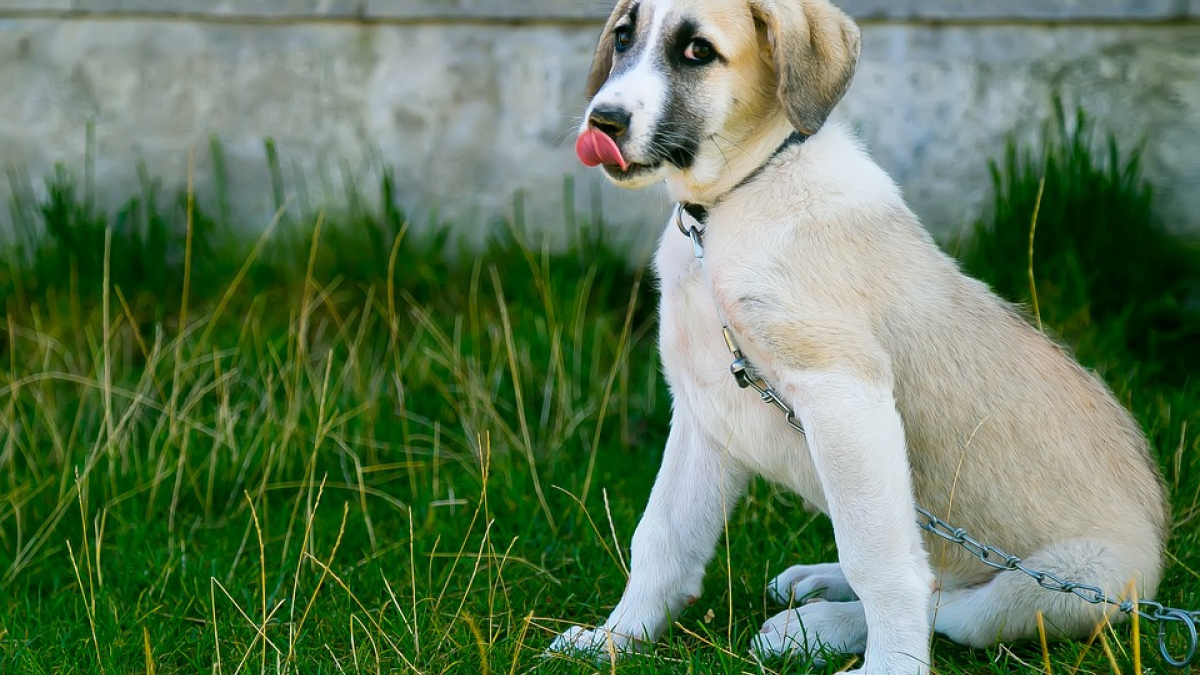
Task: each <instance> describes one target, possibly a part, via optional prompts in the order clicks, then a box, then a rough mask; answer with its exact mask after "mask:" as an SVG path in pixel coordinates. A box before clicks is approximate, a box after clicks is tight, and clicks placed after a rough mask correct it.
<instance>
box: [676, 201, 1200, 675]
mask: <svg viewBox="0 0 1200 675" xmlns="http://www.w3.org/2000/svg"><path fill="white" fill-rule="evenodd" d="M675 224H676V225H677V226H678V227H679V231H680V232H683V234H684V235H685V236H687V237H688V238H689V239H691V240H692V251H693V253H694V255H695V257H696V260H697V261H698V262H699V263H700V267H701V269H702V270H704V273H705V275H706V276H707V274H708V270H707V268H705V267H704V246H703V245H702V244H701V237H702V235H703V231H702V230H701V229H700V228H697V227H693V226H690V225H685V224H684V222H683V208H682V207H677V209H676V212H675ZM706 281H708V287H709V290H710V292H711V291H713V287H712V282H711V280H706ZM713 301H714V302H716V297H715V295H714V297H713ZM716 307H717V314H718V316H720V318H721V335H722V336H723V337H724V338H725V346H726V347H728V349H729V353H730V354H732V355H733V363H731V364H730V365H729V372H730V373H732V374H733V378H734V380H736V381H737V384H738V386H739V387H741V388H742V389H747V388H749V389H753V390H754V391H756V392H758V395H759V397H760V398H762V401H763V403H769V404H771V405H773V406H775V407H776V408H778V409H779V411H780V412H781V413H783V416H784V419H785V420H786V421H787V424H788V426H790V427H791V428H792V429H795V430H796V431H797V432H799V433H800V434H804V426H803V425H802V424H800V420H798V419H796V412H795V410H793V409H792V407H791V406H789V405H788V404H787V403H786V402H784V400H783V398H782V397H780V396H779V394H778V392H776V391H775V389H774V388H772V387H771V384H770V383H769V382H767V380H766V379H765V378H763V377H762V375H761V374H759V373H758V372H757V371H756V370H755V369H754V367H753V366H752V365H751V364H750V362H749V361H748V360H747V359H746V355H745V354H743V353H742V350H741V348H740V347H738V344H737V341H736V340H735V339H734V335H733V331H731V330H730V329H729V321H728V320H727V319H726V317H725V313H724V311H722V309H721V305H720V303H717V305H716ZM916 509H917V513H919V514H920V516H921V517H920V518H918V519H917V526H918V527H919V528H921V529H922V530H924V531H926V532H929V533H930V534H933V535H935V536H937V537H940V538H942V539H945V540H946V541H948V542H950V543H952V544H957V545H958V546H961V547H962V548H964V549H966V550H967V551H969V552H970V553H971V554H972V555H974V556H976V557H978V558H979V561H980V562H982V563H983V564H985V565H987V566H988V567H992V568H995V569H998V570H1002V571H1017V572H1024V573H1025V574H1027V575H1029V577H1031V578H1032V579H1033V580H1034V581H1036V582H1037V584H1038V585H1039V586H1041V587H1042V588H1045V589H1046V590H1050V591H1058V592H1059V593H1071V594H1073V595H1075V596H1076V597H1079V598H1080V599H1082V600H1085V601H1087V602H1090V603H1092V604H1093V605H1111V606H1113V607H1116V608H1117V610H1118V611H1120V612H1123V613H1125V614H1129V615H1133V614H1137V615H1138V617H1140V618H1141V619H1144V620H1146V621H1149V622H1151V623H1154V624H1157V625H1158V653H1159V655H1160V656H1162V659H1163V661H1166V662H1167V663H1168V664H1169V665H1171V666H1173V667H1175V668H1186V667H1188V666H1190V665H1192V664H1194V663H1196V662H1197V656H1200V654H1198V652H1200V636H1198V634H1197V625H1198V624H1200V611H1188V610H1184V609H1176V608H1174V607H1164V606H1163V605H1162V604H1161V603H1158V602H1155V601H1153V600H1137V601H1136V602H1135V601H1133V600H1114V599H1112V598H1110V597H1108V595H1107V594H1106V593H1105V592H1104V590H1103V589H1101V588H1099V587H1097V586H1090V585H1088V584H1082V583H1079V582H1075V581H1069V580H1066V579H1063V578H1061V577H1059V576H1056V575H1054V574H1052V573H1050V572H1043V571H1041V570H1036V569H1033V568H1031V567H1029V566H1027V565H1025V564H1023V563H1022V562H1021V559H1020V558H1019V557H1017V556H1015V555H1009V554H1008V553H1006V552H1004V551H1003V550H1001V549H999V548H997V547H995V546H990V545H986V544H983V543H980V542H979V541H978V540H976V539H974V538H973V537H971V535H969V534H967V531H966V530H964V529H962V528H961V527H955V526H953V525H951V524H950V523H947V522H946V521H944V520H942V519H941V518H938V517H937V516H935V515H933V514H932V513H930V512H929V511H926V510H925V509H923V508H921V507H920V506H917V507H916ZM1171 624H1179V626H1181V628H1182V631H1183V635H1182V637H1183V639H1184V641H1185V643H1186V647H1185V649H1184V653H1183V656H1182V657H1180V658H1176V657H1175V656H1174V655H1172V654H1171V649H1170V646H1169V645H1168V644H1167V642H1168V640H1169V639H1170V635H1169V634H1168V632H1167V626H1168V625H1171Z"/></svg>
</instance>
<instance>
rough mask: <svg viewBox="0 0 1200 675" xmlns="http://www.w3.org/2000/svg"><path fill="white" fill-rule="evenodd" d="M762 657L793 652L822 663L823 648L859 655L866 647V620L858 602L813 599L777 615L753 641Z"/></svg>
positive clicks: (755, 648)
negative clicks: (814, 600)
mask: <svg viewBox="0 0 1200 675" xmlns="http://www.w3.org/2000/svg"><path fill="white" fill-rule="evenodd" d="M752 647H753V649H754V651H756V652H758V654H759V655H760V656H762V657H764V658H767V657H772V656H779V655H781V654H785V653H788V652H796V653H800V654H804V655H806V656H808V657H810V658H813V659H814V660H815V661H817V662H821V663H823V659H821V653H822V652H823V651H830V652H840V653H844V654H861V653H863V652H864V651H866V648H867V621H866V617H865V616H864V615H863V609H862V603H860V602H823V601H822V602H813V603H809V604H806V605H804V606H803V607H799V608H797V609H791V610H788V611H786V612H781V613H779V614H776V615H775V616H773V617H771V618H770V619H768V620H767V622H766V623H764V624H763V627H762V629H761V630H760V631H759V633H758V635H757V636H755V638H754V642H753V644H752Z"/></svg>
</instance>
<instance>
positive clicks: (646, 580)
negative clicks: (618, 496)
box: [551, 0, 1167, 674]
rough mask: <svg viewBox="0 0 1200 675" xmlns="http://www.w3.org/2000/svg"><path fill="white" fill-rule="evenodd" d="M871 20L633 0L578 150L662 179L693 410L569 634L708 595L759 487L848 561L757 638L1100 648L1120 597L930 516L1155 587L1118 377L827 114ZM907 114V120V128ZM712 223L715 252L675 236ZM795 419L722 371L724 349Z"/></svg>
mask: <svg viewBox="0 0 1200 675" xmlns="http://www.w3.org/2000/svg"><path fill="white" fill-rule="evenodd" d="M859 45H860V41H859V31H858V29H857V27H856V26H855V25H854V23H853V22H852V21H851V20H850V19H849V18H848V17H847V16H846V15H845V14H843V13H842V12H841V11H839V10H838V9H836V8H835V7H834V6H832V5H831V4H829V3H828V2H827V1H826V0H620V2H619V3H618V4H617V6H616V9H615V10H614V11H613V14H612V16H611V17H610V18H609V20H608V23H607V25H606V26H605V28H604V33H603V35H602V36H601V39H600V44H599V47H598V48H597V50H596V56H595V63H594V66H593V68H592V71H591V75H590V76H589V78H588V82H587V87H586V88H587V93H588V96H589V98H590V104H589V106H588V109H587V113H586V115H585V118H584V122H583V124H582V127H581V129H580V134H579V138H578V142H577V145H576V149H577V152H578V154H579V157H580V159H581V160H582V161H583V162H584V163H586V164H589V165H596V166H601V167H602V168H603V171H604V172H605V173H606V174H607V176H608V178H610V179H611V180H612V181H613V182H614V183H616V184H617V185H619V186H623V187H629V188H637V187H644V186H648V185H651V184H653V183H657V182H659V181H663V182H665V183H666V186H667V189H668V191H669V192H670V195H671V196H672V198H673V199H674V200H676V201H678V202H680V203H681V205H684V206H686V213H680V215H679V225H680V226H681V227H677V223H676V222H675V219H674V218H673V219H672V221H671V222H670V223H669V224H668V225H667V228H666V231H665V233H664V234H663V235H662V240H661V244H660V246H659V249H658V252H657V255H656V258H655V261H654V265H655V269H656V272H657V275H658V278H659V280H660V282H661V291H662V298H661V307H660V331H661V332H660V338H659V339H660V348H661V354H662V361H663V365H664V367H665V370H666V374H667V379H668V382H669V384H670V387H671V392H672V396H673V399H674V409H673V413H672V418H671V431H670V436H669V439H668V441H667V445H666V450H665V454H664V457H663V463H662V466H661V468H660V470H659V474H658V478H657V480H656V482H655V484H654V489H653V491H652V492H651V495H650V502H649V504H648V506H647V507H646V512H645V515H644V516H643V518H642V520H641V523H640V524H639V525H638V527H637V530H636V532H635V534H634V537H633V546H632V569H631V573H630V578H629V584H628V587H627V588H626V590H625V593H624V595H623V597H622V598H621V601H620V602H619V603H618V604H617V606H616V608H615V609H614V611H613V612H612V615H611V616H610V617H609V618H608V620H607V621H605V623H604V624H603V625H602V626H600V627H599V628H596V629H591V630H585V629H583V628H579V627H575V628H571V629H570V630H568V631H566V632H565V633H563V634H562V635H560V636H559V637H558V638H557V639H556V640H555V641H554V643H553V644H552V645H551V649H552V650H584V651H588V650H594V651H596V652H599V653H600V654H601V656H602V655H603V654H605V653H609V652H610V651H612V652H616V653H620V652H626V651H630V650H638V649H648V648H650V647H651V646H652V644H653V642H654V641H655V640H656V639H657V638H658V636H659V635H660V634H661V633H662V631H663V630H664V629H665V628H666V627H667V624H668V622H669V621H670V618H671V617H673V616H677V615H678V613H679V611H680V610H681V609H683V607H684V606H685V605H687V604H688V603H689V601H691V600H694V599H695V598H696V597H697V596H698V595H699V594H700V590H701V579H702V577H703V574H704V568H705V565H706V563H708V561H709V560H710V558H711V557H712V556H713V554H714V550H715V547H716V542H717V539H718V537H719V535H720V533H721V531H722V528H723V527H724V524H725V522H726V519H727V516H728V514H729V512H730V510H731V509H732V508H733V506H734V505H735V504H736V503H737V502H738V500H739V498H740V497H741V495H742V494H743V492H744V491H745V489H746V487H747V483H748V481H749V479H750V478H751V477H752V476H755V475H758V476H764V477H766V478H768V479H770V480H772V481H774V482H776V483H778V484H780V485H782V486H785V487H786V488H789V489H791V490H793V491H795V492H796V493H797V494H798V495H800V496H801V497H802V498H803V499H804V500H805V501H806V502H808V503H809V504H811V505H813V506H815V507H816V508H818V509H820V510H821V511H823V512H824V513H826V514H828V516H829V518H830V519H831V521H832V523H833V527H834V533H835V538H836V543H837V547H838V556H839V562H838V563H836V564H824V565H798V566H795V567H792V568H790V569H788V570H787V571H785V572H784V573H783V574H781V575H780V576H779V577H778V578H776V579H775V580H774V581H772V582H771V584H770V587H769V589H768V593H769V595H770V596H771V597H772V598H774V599H775V600H777V601H779V602H781V603H784V604H788V603H790V602H791V601H793V600H794V599H795V600H799V599H801V598H804V597H811V596H814V595H815V597H817V598H818V599H822V600H825V602H813V603H806V604H803V605H801V606H799V607H795V608H792V609H788V610H787V611H784V612H782V613H780V614H778V615H776V616H774V617H772V618H770V619H768V620H767V622H766V623H765V624H764V625H763V627H762V631H761V633H760V634H759V635H758V636H757V637H756V638H755V639H754V643H753V648H754V649H755V650H757V651H758V652H759V653H761V654H763V655H767V656H769V655H776V654H781V653H783V652H789V651H800V652H807V653H812V652H815V651H816V650H817V649H818V648H829V649H833V650H838V651H843V652H848V653H859V654H864V655H865V656H864V658H863V667H862V668H861V669H860V670H857V671H854V672H862V673H904V674H911V673H921V674H923V673H927V672H928V671H929V643H930V633H931V631H938V632H939V633H942V634H943V635H945V636H947V637H949V638H950V639H952V640H954V641H956V642H959V643H962V644H965V645H972V646H977V647H983V646H986V645H992V644H994V643H996V642H997V641H1007V640H1015V639H1021V638H1029V637H1033V636H1036V635H1037V628H1036V625H1037V624H1036V614H1037V612H1038V611H1041V612H1042V613H1043V614H1044V616H1045V624H1046V629H1047V631H1048V632H1049V634H1050V635H1051V636H1052V637H1060V638H1063V637H1085V636H1087V635H1088V634H1089V633H1090V632H1091V631H1092V630H1093V629H1094V628H1095V627H1096V626H1097V624H1098V623H1099V622H1102V621H1104V616H1103V608H1102V607H1099V606H1096V605H1092V604H1089V603H1087V602H1085V601H1084V600H1082V599H1080V598H1078V597H1076V596H1074V595H1071V594H1063V593H1053V592H1049V591H1046V590H1044V589H1041V588H1039V587H1038V584H1037V583H1035V582H1034V581H1033V580H1031V579H1030V578H1028V577H1026V576H1024V575H1022V574H1021V573H1019V572H997V571H996V570H994V569H992V568H989V567H987V566H985V565H982V564H980V562H979V560H978V559H977V558H976V557H974V556H972V555H971V554H970V553H968V552H966V551H964V550H961V549H959V548H958V547H954V546H949V545H947V544H945V542H941V541H940V540H937V539H934V538H932V536H931V535H929V534H924V533H923V532H922V531H921V530H920V529H919V528H918V525H917V520H916V516H917V514H916V512H915V507H916V506H918V505H919V506H923V507H924V508H926V509H929V510H930V511H932V512H933V513H935V514H937V515H939V516H941V517H942V518H945V519H946V520H948V521H951V522H953V523H954V524H956V525H957V526H960V527H962V528H964V529H966V531H968V532H969V533H971V534H972V535H973V536H974V537H976V538H977V539H979V540H981V541H984V542H986V543H990V544H993V545H995V546H998V547H1000V548H1002V549H1004V550H1005V551H1007V552H1009V553H1011V554H1014V555H1017V556H1020V557H1021V558H1023V559H1024V561H1025V563H1026V564H1027V565H1028V566H1030V567H1032V568H1037V569H1040V570H1044V571H1048V572H1052V573H1054V574H1055V575H1058V576H1059V577H1062V578H1064V579H1068V580H1072V581H1079V582H1083V583H1088V584H1093V585H1097V586H1100V587H1102V588H1103V589H1104V590H1105V591H1106V592H1107V593H1108V594H1109V595H1110V596H1111V597H1117V596H1123V595H1127V589H1128V587H1129V585H1130V584H1131V583H1132V584H1134V585H1135V586H1136V589H1137V592H1138V594H1139V596H1140V597H1143V598H1149V597H1153V595H1154V592H1155V589H1156V587H1157V586H1158V583H1159V580H1160V576H1161V573H1162V555H1163V544H1164V539H1165V532H1166V529H1167V517H1166V506H1165V495H1164V490H1163V484H1162V479H1161V477H1160V475H1159V474H1158V472H1157V468H1156V466H1155V464H1154V462H1153V460H1152V459H1151V456H1150V454H1149V452H1148V448H1147V443H1146V440H1145V438H1144V436H1143V435H1142V433H1141V430H1140V429H1139V427H1138V425H1137V424H1136V423H1135V421H1134V420H1133V419H1132V418H1131V416H1130V415H1129V414H1128V412H1127V411H1125V410H1124V409H1123V408H1122V406H1121V405H1120V404H1119V403H1118V402H1117V401H1116V400H1115V399H1114V397H1113V395H1112V394H1111V392H1110V391H1109V390H1108V389H1107V388H1106V387H1105V385H1104V384H1103V383H1102V382H1101V381H1100V380H1099V379H1097V378H1096V377H1095V376H1093V375H1092V374H1090V373H1088V372H1086V371H1085V370H1084V369H1083V368H1081V367H1080V366H1079V365H1078V364H1077V363H1076V362H1075V361H1074V360H1073V359H1072V358H1071V357H1070V356H1068V355H1067V354H1066V353H1064V351H1063V350H1062V349H1061V348H1060V347H1058V346H1057V345H1056V344H1055V343H1053V342H1052V341H1051V340H1049V339H1047V338H1046V337H1045V336H1043V335H1042V334H1041V333H1040V332H1038V331H1037V330H1035V329H1034V328H1032V327H1031V326H1030V325H1029V323H1028V322H1027V321H1025V320H1024V319H1023V318H1022V316H1021V315H1020V314H1018V312H1016V311H1015V310H1014V309H1013V308H1012V307H1010V306H1009V305H1007V304H1005V303H1004V302H1002V301H1001V300H1000V299H999V298H997V297H996V296H995V295H994V294H993V293H992V292H991V291H990V290H989V289H988V288H987V287H986V286H985V285H984V284H982V283H980V282H978V281H976V280H974V279H971V278H969V277H967V276H966V275H964V274H963V273H962V272H961V271H960V270H959V268H958V267H957V266H956V264H955V262H954V261H953V260H952V259H951V258H950V257H948V256H947V255H945V254H944V253H943V252H942V251H941V250H940V249H939V248H938V247H937V245H936V244H935V242H934V241H933V240H932V238H931V237H930V236H929V235H928V234H927V232H926V231H925V230H924V229H923V228H922V227H921V225H920V223H919V222H918V221H917V218H916V217H915V216H914V215H913V213H912V212H911V211H910V210H909V209H908V207H907V206H906V205H905V203H904V201H903V199H902V197H901V195H900V192H899V190H898V189H897V188H896V186H895V184H894V183H893V182H892V181H891V180H890V179H889V177H888V176H887V175H886V174H885V173H884V172H883V171H882V170H881V169H880V168H879V167H878V166H876V165H875V164H874V163H873V162H872V160H871V159H870V158H869V157H868V155H867V154H866V152H865V151H864V150H863V148H862V146H860V145H859V143H857V142H856V141H855V140H854V139H853V138H852V137H851V135H850V133H849V132H848V131H847V130H846V129H844V128H842V127H840V126H838V125H837V124H835V123H832V122H827V118H828V116H829V114H830V112H831V110H832V109H833V107H834V106H835V105H836V104H837V103H838V101H839V100H840V99H841V97H842V95H843V94H844V92H845V91H846V89H847V87H848V85H849V83H850V80H851V77H852V75H853V73H854V70H855V66H856V63H857V60H858V56H859ZM897 122H898V123H902V120H897ZM693 228H694V229H695V231H696V232H697V240H698V241H701V239H700V237H702V244H703V248H702V254H703V258H702V259H700V258H699V257H698V256H697V255H696V254H697V253H700V252H701V251H696V250H694V247H693V242H692V241H689V239H688V237H685V236H681V234H680V232H679V229H684V230H685V231H691V230H692V229H693ZM723 325H725V326H727V327H728V332H729V335H730V339H731V342H732V343H733V344H734V345H736V347H737V348H738V349H740V353H744V355H745V357H746V359H747V361H748V362H749V363H750V364H751V365H752V367H753V372H754V373H755V374H756V375H757V376H759V377H761V378H762V380H763V381H764V382H765V383H769V384H770V385H771V386H772V387H773V388H774V391H775V392H777V393H778V395H779V397H780V398H781V399H782V401H783V402H784V403H785V404H786V405H787V406H788V407H790V408H791V409H793V410H794V412H795V418H796V421H797V422H798V425H797V426H799V425H802V426H803V429H804V430H805V432H806V433H805V434H801V433H798V432H797V431H796V430H795V429H793V427H792V426H791V425H790V424H789V423H788V420H786V419H784V417H783V415H781V414H780V412H779V410H778V409H776V408H775V407H773V406H770V405H764V404H763V402H762V401H761V400H760V397H759V396H757V395H755V394H754V393H753V392H748V391H744V390H742V389H741V388H739V387H738V384H737V383H736V382H735V381H734V379H733V378H731V377H730V376H729V369H730V361H731V359H732V358H733V357H732V356H731V354H730V349H729V348H728V347H727V345H726V341H725V340H724V339H723V335H722V326H723Z"/></svg>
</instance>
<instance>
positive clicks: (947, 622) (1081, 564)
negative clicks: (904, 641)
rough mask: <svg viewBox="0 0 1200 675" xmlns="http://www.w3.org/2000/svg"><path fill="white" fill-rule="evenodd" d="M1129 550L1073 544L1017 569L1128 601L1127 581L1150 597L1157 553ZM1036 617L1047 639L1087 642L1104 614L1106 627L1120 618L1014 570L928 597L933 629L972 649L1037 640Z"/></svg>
mask: <svg viewBox="0 0 1200 675" xmlns="http://www.w3.org/2000/svg"><path fill="white" fill-rule="evenodd" d="M1122 548H1123V549H1126V548H1128V547H1122ZM1133 551H1134V552H1135V553H1136V554H1135V555H1128V554H1124V555H1123V554H1122V553H1121V552H1118V550H1117V549H1116V548H1115V547H1113V546H1110V545H1107V544H1105V543H1104V542H1102V541H1098V540H1081V539H1076V540H1068V541H1062V542H1058V543H1055V544H1053V545H1050V546H1047V547H1045V548H1043V549H1041V550H1039V551H1037V552H1035V553H1033V554H1031V555H1029V556H1028V557H1026V558H1025V559H1024V560H1023V564H1024V565H1025V566H1026V567H1029V568H1030V569H1034V570H1038V571H1042V572H1048V573H1051V574H1053V575H1055V576H1056V577H1058V578H1060V579H1062V580H1063V581H1072V582H1076V583H1081V584H1087V585H1090V586H1097V587H1099V588H1101V589H1103V590H1104V592H1105V594H1106V595H1107V596H1108V597H1110V598H1114V599H1115V598H1126V597H1128V596H1129V589H1130V583H1131V582H1133V583H1135V584H1136V586H1137V588H1138V597H1153V593H1154V591H1155V590H1156V589H1157V586H1158V581H1159V576H1160V574H1161V565H1160V563H1158V562H1157V559H1156V558H1155V557H1153V556H1155V555H1156V554H1157V553H1158V549H1155V550H1144V549H1142V550H1139V549H1136V548H1135V549H1134V550H1133ZM1135 558H1136V560H1135ZM1038 611H1041V613H1042V615H1043V617H1044V622H1045V627H1046V635H1047V637H1049V638H1076V639H1078V638H1087V637H1089V636H1090V635H1091V633H1092V632H1093V631H1094V630H1095V629H1096V628H1097V626H1099V625H1100V624H1101V623H1103V622H1104V621H1105V617H1106V616H1107V617H1108V620H1109V621H1113V622H1115V621H1118V620H1121V619H1123V618H1124V615H1123V614H1121V613H1119V612H1115V608H1113V607H1112V606H1111V605H1095V604H1092V603H1089V602H1087V601H1085V600H1083V599H1082V598H1080V597H1078V596H1076V595H1074V594H1073V593H1060V592H1055V591H1052V590H1047V589H1045V588H1042V587H1041V586H1039V585H1038V583H1037V581H1035V580H1034V579H1033V578H1031V577H1029V576H1027V575H1025V574H1024V573H1022V572H1020V571H1004V572H999V573H997V574H996V575H995V576H994V577H992V579H991V580H990V581H988V582H987V583H984V584H981V585H978V586H972V587H966V588H952V589H945V590H942V591H940V592H934V594H933V603H932V604H931V609H930V612H931V618H932V620H933V623H934V630H935V631H937V632H938V633H941V634H942V635H945V636H946V637H948V638H950V639H951V640H953V641H955V642H957V643H959V644H963V645H968V646H972V647H987V646H991V645H994V644H996V643H997V642H1007V641H1011V640H1022V639H1032V638H1036V637H1037V635H1038V628H1037V613H1038Z"/></svg>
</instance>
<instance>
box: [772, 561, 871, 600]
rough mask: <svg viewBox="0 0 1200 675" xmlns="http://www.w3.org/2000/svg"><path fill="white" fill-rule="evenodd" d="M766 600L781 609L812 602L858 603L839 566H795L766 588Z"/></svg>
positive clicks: (823, 564) (831, 564)
mask: <svg viewBox="0 0 1200 675" xmlns="http://www.w3.org/2000/svg"><path fill="white" fill-rule="evenodd" d="M767 597H768V598H770V599H771V600H773V601H775V602H777V603H779V604H781V605H790V604H793V603H797V604H798V603H801V602H804V601H805V600H808V599H810V598H818V599H821V600H831V601H834V602H848V601H850V600H857V599H858V596H857V595H855V594H854V589H852V588H850V582H848V581H846V575H845V574H842V566H841V565H839V564H837V563H821V564H818V565H792V566H791V567H789V568H787V569H786V570H784V571H783V573H782V574H780V575H779V576H777V577H775V578H774V579H772V580H771V582H770V583H769V584H767Z"/></svg>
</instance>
